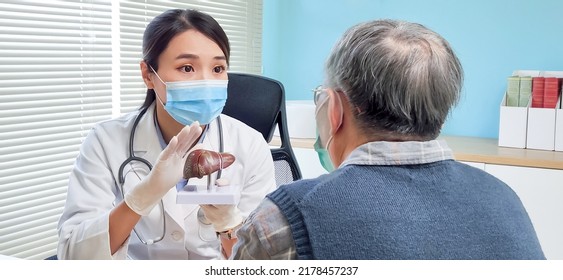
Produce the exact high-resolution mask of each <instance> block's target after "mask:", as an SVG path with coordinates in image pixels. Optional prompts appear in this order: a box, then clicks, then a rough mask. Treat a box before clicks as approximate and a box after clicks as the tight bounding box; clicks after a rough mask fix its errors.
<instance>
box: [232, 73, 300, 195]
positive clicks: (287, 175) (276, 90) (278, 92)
mask: <svg viewBox="0 0 563 280" xmlns="http://www.w3.org/2000/svg"><path fill="white" fill-rule="evenodd" d="M228 75H229V86H228V97H227V103H226V104H225V108H224V109H223V114H225V115H228V116H231V117H233V118H235V119H237V120H239V121H241V122H243V123H245V124H247V125H248V126H250V127H252V128H254V129H255V130H257V131H258V132H260V133H262V136H263V137H264V139H265V140H266V142H268V143H270V141H271V140H272V136H273V134H274V131H275V129H276V127H277V128H278V131H279V134H280V140H281V145H280V147H279V148H272V149H271V151H272V157H273V159H274V168H275V173H276V185H277V186H280V185H282V184H286V183H290V182H293V181H295V180H299V179H301V171H300V170H299V165H298V164H297V160H296V158H295V155H294V154H293V150H292V148H291V143H290V141H289V134H288V130H287V123H286V115H285V114H286V112H285V92H284V87H283V85H282V84H281V83H280V82H279V81H276V80H274V79H270V78H266V77H263V76H258V75H252V74H243V73H229V74H228Z"/></svg>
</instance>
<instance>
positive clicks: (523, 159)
mask: <svg viewBox="0 0 563 280" xmlns="http://www.w3.org/2000/svg"><path fill="white" fill-rule="evenodd" d="M439 139H444V140H446V142H447V143H448V146H449V147H450V148H451V149H452V150H453V152H454V156H455V158H456V160H459V161H470V162H482V163H486V164H499V165H512V166H524V167H536V168H549V169H559V170H563V152H554V151H543V150H532V149H517V148H505V147H499V146H498V139H494V138H478V137H465V136H440V137H439ZM314 143H315V139H309V138H307V139H305V138H292V139H291V146H292V147H293V148H306V149H313V144H314ZM270 144H271V145H280V140H279V138H278V137H274V138H273V139H272V141H271V142H270Z"/></svg>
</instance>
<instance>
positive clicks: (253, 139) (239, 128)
mask: <svg viewBox="0 0 563 280" xmlns="http://www.w3.org/2000/svg"><path fill="white" fill-rule="evenodd" d="M221 122H222V126H223V130H224V131H225V133H226V134H228V137H229V138H230V139H232V140H235V141H237V142H238V144H237V145H238V146H240V145H243V146H249V145H256V144H260V143H263V144H265V145H267V144H268V143H266V140H265V139H264V137H263V136H262V133H260V132H258V131H257V130H256V129H254V128H252V127H250V126H248V125H247V124H245V123H243V122H241V121H239V120H237V119H235V118H233V117H230V116H227V115H224V114H221ZM225 141H227V140H226V139H225Z"/></svg>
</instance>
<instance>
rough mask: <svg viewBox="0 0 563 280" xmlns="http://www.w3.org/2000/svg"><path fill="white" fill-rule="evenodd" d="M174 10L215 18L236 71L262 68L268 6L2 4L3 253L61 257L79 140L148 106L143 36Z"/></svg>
mask: <svg viewBox="0 0 563 280" xmlns="http://www.w3.org/2000/svg"><path fill="white" fill-rule="evenodd" d="M168 8H194V9H198V10H201V11H203V12H207V13H209V14H211V15H212V16H213V17H214V18H216V19H217V21H218V22H219V23H220V24H221V26H222V27H223V28H224V29H225V31H226V33H227V36H228V37H229V40H230V42H231V68H230V71H237V72H248V73H255V74H259V73H260V72H261V46H262V42H261V37H262V27H261V25H262V0H231V1H150V0H147V1H143V2H141V1H111V0H70V1H42V0H36V1H19V0H12V1H10V0H6V1H2V2H0V254H2V255H8V256H13V257H17V258H26V259H43V258H46V257H48V256H50V255H53V254H55V253H56V246H57V232H56V226H57V222H58V219H59V217H60V215H61V213H62V210H63V207H64V202H65V199H66V190H67V184H68V175H69V172H70V170H71V168H72V165H73V164H74V160H75V158H76V156H77V155H78V151H79V147H80V144H81V143H82V141H83V139H84V137H85V136H86V135H87V134H88V131H89V130H90V129H91V128H92V127H93V125H94V124H95V123H96V122H99V121H102V120H106V119H109V118H111V117H112V116H116V112H117V114H118V115H119V114H122V113H126V112H129V111H132V110H134V109H136V108H138V107H139V106H140V104H141V103H142V101H143V100H144V97H145V91H146V89H145V86H144V83H143V81H142V79H141V75H140V69H139V61H140V59H141V46H142V42H141V40H142V34H143V31H144V28H145V26H146V25H147V24H148V22H149V21H150V20H151V19H152V18H153V17H154V16H156V15H158V14H159V13H160V12H162V11H164V10H165V9H168ZM112 114H113V115H112Z"/></svg>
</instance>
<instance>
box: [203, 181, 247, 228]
mask: <svg viewBox="0 0 563 280" xmlns="http://www.w3.org/2000/svg"><path fill="white" fill-rule="evenodd" d="M216 184H217V185H218V186H217V187H218V188H220V187H221V186H225V185H228V184H229V182H228V180H226V179H223V178H221V179H217V182H216ZM200 207H201V209H202V210H203V214H204V215H205V218H207V220H208V221H209V222H210V223H212V224H213V227H214V228H215V231H216V232H223V231H226V230H229V229H232V228H234V227H236V226H238V225H239V224H240V223H242V215H241V213H240V210H238V207H237V206H236V205H210V204H205V205H200Z"/></svg>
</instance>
